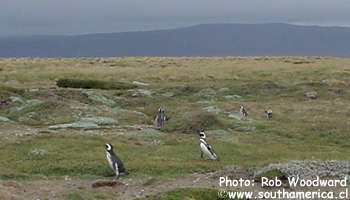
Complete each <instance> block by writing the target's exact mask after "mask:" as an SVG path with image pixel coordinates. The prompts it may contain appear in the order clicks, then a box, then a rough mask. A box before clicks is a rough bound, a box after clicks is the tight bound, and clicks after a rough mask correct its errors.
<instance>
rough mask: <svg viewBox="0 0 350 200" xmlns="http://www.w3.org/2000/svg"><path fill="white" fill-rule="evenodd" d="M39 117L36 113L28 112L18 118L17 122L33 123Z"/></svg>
mask: <svg viewBox="0 0 350 200" xmlns="http://www.w3.org/2000/svg"><path fill="white" fill-rule="evenodd" d="M39 118H40V116H39V114H38V113H36V112H29V113H26V114H24V115H23V116H21V117H19V118H18V121H20V122H28V121H35V120H36V119H39Z"/></svg>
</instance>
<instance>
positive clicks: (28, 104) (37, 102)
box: [10, 99, 42, 112]
mask: <svg viewBox="0 0 350 200" xmlns="http://www.w3.org/2000/svg"><path fill="white" fill-rule="evenodd" d="M40 104H42V101H40V100H38V99H31V100H27V101H25V102H24V104H23V105H22V106H20V107H14V108H11V110H10V112H17V111H22V110H24V109H27V108H30V107H34V106H37V105H40Z"/></svg>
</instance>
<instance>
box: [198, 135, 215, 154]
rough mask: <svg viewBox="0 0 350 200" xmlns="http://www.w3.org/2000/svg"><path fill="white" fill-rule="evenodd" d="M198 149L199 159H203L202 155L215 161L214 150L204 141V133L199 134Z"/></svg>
mask: <svg viewBox="0 0 350 200" xmlns="http://www.w3.org/2000/svg"><path fill="white" fill-rule="evenodd" d="M199 137H200V139H199V147H200V148H201V158H203V154H205V155H206V156H208V157H209V158H210V159H211V160H217V159H218V157H217V156H216V154H215V152H214V149H213V148H212V147H211V146H210V145H209V144H208V143H207V141H206V140H205V138H206V136H205V133H204V131H200V132H199Z"/></svg>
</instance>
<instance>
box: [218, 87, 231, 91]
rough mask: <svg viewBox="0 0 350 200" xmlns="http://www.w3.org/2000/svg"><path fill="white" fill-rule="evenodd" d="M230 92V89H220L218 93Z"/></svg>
mask: <svg viewBox="0 0 350 200" xmlns="http://www.w3.org/2000/svg"><path fill="white" fill-rule="evenodd" d="M228 91H230V88H226V87H225V88H220V89H219V90H218V92H228Z"/></svg>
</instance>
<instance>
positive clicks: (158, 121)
mask: <svg viewBox="0 0 350 200" xmlns="http://www.w3.org/2000/svg"><path fill="white" fill-rule="evenodd" d="M166 120H167V119H166V115H165V110H164V109H163V108H162V107H159V109H158V112H157V115H156V117H155V118H154V123H155V125H156V126H158V127H163V126H164V124H165V121H166Z"/></svg>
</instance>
